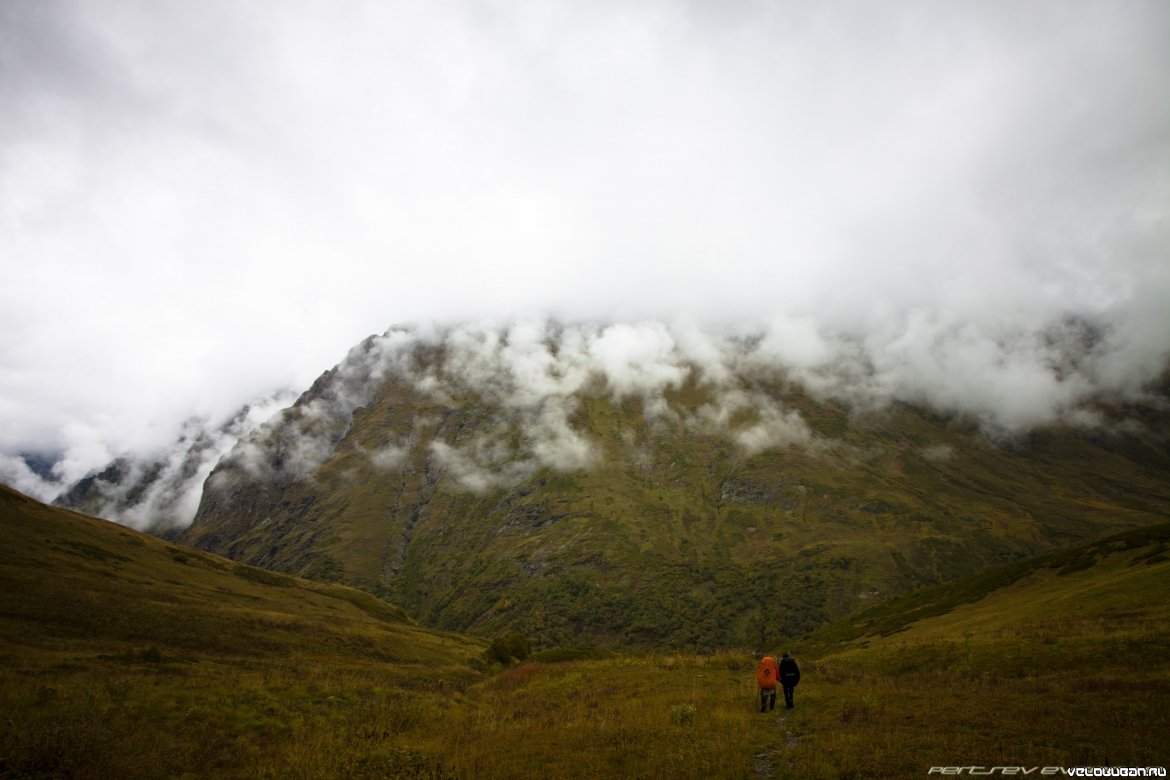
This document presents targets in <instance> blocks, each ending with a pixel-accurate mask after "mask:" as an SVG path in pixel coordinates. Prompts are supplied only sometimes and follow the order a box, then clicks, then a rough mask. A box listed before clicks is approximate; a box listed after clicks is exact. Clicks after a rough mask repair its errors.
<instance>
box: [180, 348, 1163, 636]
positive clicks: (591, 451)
mask: <svg viewBox="0 0 1170 780" xmlns="http://www.w3.org/2000/svg"><path fill="white" fill-rule="evenodd" d="M767 346H768V345H767V344H766V343H764V342H761V341H759V340H756V341H753V340H751V339H738V340H737V339H724V340H712V339H706V340H704V339H696V338H690V339H689V340H688V339H686V338H682V337H680V336H678V335H677V334H675V333H671V332H669V331H667V330H666V329H664V328H657V327H650V326H647V327H641V328H634V327H627V326H611V327H609V328H604V329H603V328H592V329H590V328H572V327H560V326H553V325H540V326H531V327H527V328H520V327H514V328H512V329H511V330H492V329H486V328H484V329H451V330H431V331H427V330H417V329H394V330H391V331H389V332H388V333H387V334H385V335H384V336H381V337H376V338H371V339H368V340H367V341H366V342H364V343H363V344H361V345H359V346H358V347H356V348H355V349H354V350H353V351H351V353H350V355H349V356H347V358H346V359H345V361H343V362H342V363H341V364H339V365H338V366H337V367H336V368H334V369H333V370H331V371H329V372H327V373H326V374H325V375H323V376H322V377H321V378H320V379H319V380H318V381H317V382H316V383H315V384H314V386H313V387H312V388H311V389H310V390H308V391H307V392H306V393H305V394H304V395H302V397H301V398H300V399H299V400H298V401H297V402H296V403H295V404H294V405H293V406H292V407H290V408H289V409H287V410H285V412H283V413H281V414H280V415H278V416H277V417H276V418H274V420H273V421H272V422H271V423H269V424H268V425H266V426H264V427H263V428H261V429H260V430H258V431H257V432H256V433H254V434H252V435H250V436H247V437H245V438H244V439H242V440H241V441H240V443H239V444H238V445H237V446H236V447H235V448H234V449H233V451H232V452H231V453H229V454H228V455H227V456H226V457H224V458H223V459H222V460H221V461H220V462H219V465H218V466H217V467H216V468H215V470H214V471H213V472H212V474H211V477H210V478H209V479H208V481H207V483H206V485H205V487H204V491H203V498H202V502H201V504H200V507H199V510H198V512H197V515H196V518H195V521H194V523H193V524H192V525H191V527H190V528H189V529H187V531H186V532H185V533H184V534H183V535H182V537H181V538H182V540H183V541H184V542H187V543H190V544H193V545H195V546H198V547H201V548H204V549H207V550H211V551H214V552H217V553H220V554H224V555H227V556H229V557H231V558H234V559H237V560H240V561H244V562H247V563H250V564H253V565H257V566H263V567H266V568H270V569H274V570H278V571H284V572H290V573H295V574H298V575H303V576H308V577H313V578H318V579H329V580H338V581H343V582H347V583H352V584H358V585H361V586H363V587H366V588H368V589H371V590H373V591H375V592H377V593H379V594H382V595H385V596H387V597H388V598H390V599H391V600H393V601H394V602H396V603H399V604H401V605H402V606H404V607H405V608H407V609H408V610H410V611H411V612H412V613H414V614H416V615H417V616H418V617H419V618H420V619H421V620H422V621H424V622H425V623H427V624H430V625H435V626H439V627H446V628H457V629H461V630H470V631H474V632H480V633H484V634H494V633H501V632H504V631H507V630H520V631H523V632H524V633H526V634H527V635H529V636H531V637H532V638H534V639H535V640H536V641H537V642H538V643H549V644H551V643H558V644H573V643H598V644H603V645H633V646H650V645H655V646H661V645H676V646H682V647H696V648H705V647H718V646H733V645H744V644H750V645H759V646H767V645H769V644H770V643H771V642H773V641H774V640H775V639H776V638H777V637H779V636H793V635H798V634H801V633H803V632H806V631H808V630H810V629H812V628H814V627H815V626H817V625H820V624H821V623H823V622H825V621H827V620H830V619H832V618H835V617H839V616H842V615H844V614H846V613H847V612H849V611H851V610H853V609H855V608H856V607H858V606H861V605H864V604H865V603H867V602H869V601H870V600H877V599H884V598H886V597H888V596H891V595H895V594H899V593H903V592H907V591H909V590H912V589H914V588H916V587H919V586H921V585H924V584H932V583H938V582H943V581H948V580H951V579H955V578H958V577H962V576H965V575H968V574H971V573H972V572H976V571H979V570H981V569H984V568H986V567H988V566H991V565H994V564H999V563H1004V562H1008V561H1012V560H1015V559H1018V558H1021V557H1024V556H1027V555H1032V554H1036V553H1041V552H1047V551H1051V550H1054V549H1058V548H1061V547H1062V546H1067V545H1069V544H1072V543H1075V542H1079V541H1084V540H1089V539H1092V538H1096V537H1099V536H1100V535H1102V534H1103V533H1106V532H1111V531H1114V530H1121V529H1125V528H1131V527H1137V526H1142V525H1147V524H1151V523H1155V522H1159V521H1162V520H1164V519H1165V518H1166V517H1167V516H1170V478H1168V477H1170V446H1168V442H1167V437H1166V431H1167V430H1168V429H1170V426H1167V424H1166V423H1167V414H1166V411H1165V409H1166V406H1165V400H1166V399H1165V393H1164V391H1163V392H1162V393H1161V394H1160V395H1159V394H1158V393H1153V394H1151V395H1147V396H1146V398H1145V399H1143V400H1142V402H1141V403H1131V404H1129V405H1125V404H1119V403H1112V404H1108V405H1107V404H1103V403H1101V402H1099V401H1098V400H1095V399H1082V400H1081V401H1080V402H1079V403H1077V404H1075V405H1069V406H1067V407H1066V408H1064V409H1061V410H1059V411H1058V413H1054V415H1053V416H1052V417H1051V418H1050V419H1046V420H1044V421H1042V423H1041V424H1039V425H1035V426H1028V427H1024V426H1021V425H1015V426H1014V427H1013V424H1012V421H1011V419H1010V418H1009V417H1005V416H1001V417H996V416H995V415H994V414H993V413H984V412H982V411H981V410H982V409H991V410H994V409H995V408H996V407H995V403H994V400H995V399H994V398H980V399H976V400H974V401H972V402H971V403H970V404H969V405H968V406H967V407H966V408H960V409H958V410H957V411H956V410H955V409H940V408H937V407H936V408H933V409H931V408H927V407H926V406H924V405H914V404H910V403H906V402H902V401H899V400H897V398H896V397H895V396H893V395H890V396H886V397H884V398H883V397H881V396H880V394H877V393H874V392H873V386H874V385H875V384H877V383H878V380H880V376H875V374H874V373H873V371H869V372H868V373H867V372H866V371H865V370H863V369H864V367H861V368H858V367H852V368H850V367H849V366H848V365H845V366H844V367H842V364H840V363H837V364H835V366H834V367H833V368H832V369H831V372H830V370H829V369H825V370H822V371H821V372H820V373H819V374H815V375H813V374H810V373H808V372H804V373H803V374H799V373H798V372H794V371H793V370H791V369H790V368H781V364H780V363H778V362H777V361H775V360H774V359H771V357H770V356H769V354H768V351H767ZM1060 370H1062V369H1061V367H1060V366H1059V365H1056V366H1054V367H1053V372H1054V373H1056V372H1059V371H1060ZM834 372H835V373H834ZM866 383H868V384H869V385H870V387H869V388H868V390H867V392H865V393H863V392H860V391H859V389H858V388H861V387H862V386H864V385H866ZM1017 402H1018V399H1014V398H1011V397H1008V396H1005V397H1004V399H1003V406H1004V407H1005V408H1006V407H1008V406H1011V405H1012V404H1013V403H1017Z"/></svg>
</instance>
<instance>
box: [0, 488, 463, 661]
mask: <svg viewBox="0 0 1170 780" xmlns="http://www.w3.org/2000/svg"><path fill="white" fill-rule="evenodd" d="M0 533H2V535H3V539H4V544H3V546H2V549H0V657H2V658H3V659H4V661H5V666H6V667H7V668H10V669H11V668H20V666H21V664H22V663H23V662H24V660H26V659H27V658H28V656H29V654H36V655H37V656H39V657H42V658H43V657H54V658H57V659H59V660H60V661H61V662H69V661H70V659H76V658H77V657H79V656H81V657H87V658H92V657H93V655H94V654H105V655H111V656H116V655H125V654H130V655H133V654H134V653H135V652H137V651H141V650H143V649H145V648H147V647H150V648H153V651H152V652H153V653H154V654H157V655H161V656H164V657H168V658H171V659H183V660H185V661H197V660H200V659H202V658H205V657H208V656H211V657H215V658H219V659H222V658H228V657H241V658H246V657H251V656H257V655H262V654H268V653H328V654H333V655H336V656H342V657H348V658H349V659H350V660H351V661H357V660H361V661H368V660H372V661H381V662H394V663H402V664H424V663H425V664H427V665H432V664H433V665H436V666H438V667H444V666H447V667H454V666H458V665H460V664H463V663H466V662H467V661H468V660H469V659H470V658H473V657H475V656H476V655H477V654H478V653H479V652H480V651H481V650H482V647H481V646H479V645H478V644H477V643H476V642H474V641H472V642H467V641H464V640H462V639H461V638H457V637H454V636H447V635H444V634H441V633H438V632H433V631H429V630H426V629H423V628H420V627H419V626H417V625H415V623H414V622H413V621H412V620H410V619H409V618H408V617H407V616H406V615H405V613H403V611H402V610H401V609H399V608H398V607H395V606H393V605H391V604H388V603H386V602H384V601H382V600H380V599H377V598H375V597H373V596H371V595H370V594H369V593H366V592H364V591H361V590H356V589H354V588H349V587H346V586H344V585H338V584H332V583H322V582H309V581H306V580H298V579H295V578H293V577H289V576H286V575H283V574H277V573H273V572H269V571H265V570H263V569H256V568H253V567H250V566H246V565H243V564H239V563H234V562H232V561H229V560H225V559H223V558H220V557H218V556H215V555H209V554H207V553H204V552H201V551H199V550H194V549H191V548H189V547H181V546H178V545H175V544H170V543H168V542H165V541H162V540H160V539H155V538H153V537H150V536H147V535H145V534H142V533H139V532H137V531H133V530H130V529H127V528H124V527H122V526H119V525H116V524H114V523H110V522H107V521H104V520H98V519H95V518H92V517H86V516H84V515H79V514H76V513H73V512H68V511H65V510H62V509H57V508H54V507H48V506H45V505H44V504H41V503H39V502H37V501H34V500H32V499H30V498H28V497H26V496H23V495H21V494H20V493H17V492H16V491H14V490H11V489H9V488H6V487H0Z"/></svg>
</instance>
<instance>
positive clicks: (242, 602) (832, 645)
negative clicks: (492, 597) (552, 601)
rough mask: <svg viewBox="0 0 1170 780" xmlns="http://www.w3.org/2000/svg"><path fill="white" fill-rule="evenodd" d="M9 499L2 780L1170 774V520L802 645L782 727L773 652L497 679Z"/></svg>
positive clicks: (545, 669)
mask: <svg viewBox="0 0 1170 780" xmlns="http://www.w3.org/2000/svg"><path fill="white" fill-rule="evenodd" d="M0 508H2V511H0V518H2V522H3V526H2V527H3V533H4V537H5V538H4V542H5V544H4V546H3V548H2V549H3V552H2V553H0V578H2V581H0V586H2V587H0V592H2V593H3V599H4V601H3V602H0V603H2V605H3V608H2V609H0V662H2V663H3V669H4V670H5V671H4V674H3V675H2V676H0V705H2V711H3V712H4V713H6V714H5V715H4V724H3V725H4V728H3V729H0V776H5V777H24V776H71V777H110V776H122V777H163V776H191V777H195V776H210V775H214V776H222V777H337V776H345V777H371V778H373V777H451V778H456V777H459V778H462V777H468V778H470V777H476V778H525V777H533V778H536V777H540V778H558V777H582V778H584V777H589V778H592V777H646V778H651V777H654V778H657V777H682V778H711V777H728V778H733V777H734V778H742V777H754V776H772V777H801V778H804V777H810V778H840V777H917V776H922V775H924V774H925V773H926V771H927V769H928V768H929V767H930V766H932V765H958V764H965V765H971V764H981V765H985V766H990V765H994V764H1013V765H1014V764H1020V765H1025V766H1036V765H1040V766H1045V765H1080V764H1088V765H1097V764H1104V763H1105V761H1109V762H1110V763H1111V764H1113V765H1115V766H1118V765H1122V766H1124V765H1143V764H1152V765H1167V764H1168V763H1170V747H1167V744H1166V742H1165V739H1164V735H1165V734H1166V733H1167V730H1168V727H1170V716H1168V714H1167V713H1170V706H1167V705H1170V652H1168V651H1170V628H1168V622H1167V619H1168V618H1170V606H1168V604H1170V560H1167V548H1168V544H1170V534H1168V529H1167V527H1166V526H1162V527H1159V528H1150V529H1145V530H1143V531H1142V532H1141V533H1134V534H1130V535H1128V536H1125V537H1122V538H1118V539H1113V540H1107V541H1105V542H1103V543H1101V544H1097V545H1094V546H1090V547H1085V548H1082V549H1079V550H1074V551H1069V552H1066V553H1065V554H1064V557H1063V558H1060V559H1055V558H1049V559H1046V560H1041V561H1036V562H1031V563H1028V564H1022V565H1017V566H1014V567H1012V568H1010V569H1008V570H1005V571H1002V572H1000V573H998V574H995V576H984V577H983V578H981V579H980V580H978V581H974V582H968V583H960V584H956V585H955V586H953V587H950V588H948V589H944V590H928V591H923V592H922V593H920V594H918V595H917V601H910V600H907V601H903V602H894V603H892V604H889V605H886V606H885V607H884V608H883V609H881V610H874V611H871V612H870V613H868V614H867V615H861V616H858V617H857V619H853V620H850V621H849V622H847V623H843V624H841V625H839V626H833V627H828V628H826V629H824V630H823V631H822V632H819V633H818V634H816V635H815V636H813V637H812V638H810V639H809V640H808V641H807V642H801V643H798V644H795V645H791V646H789V648H788V649H792V650H794V651H795V652H796V654H797V655H798V657H799V659H800V661H801V663H802V667H803V670H804V679H803V681H802V683H801V685H800V687H799V688H798V691H797V703H798V706H797V709H796V710H794V711H793V712H791V713H783V712H776V713H769V714H760V713H759V712H757V711H756V710H755V708H754V695H755V688H754V682H753V680H754V675H753V666H754V664H753V662H752V660H751V658H750V657H749V655H748V654H747V653H746V652H738V653H721V654H716V655H710V656H694V655H617V656H610V657H601V658H594V659H592V660H578V661H570V662H553V657H552V656H551V655H548V656H546V657H545V658H544V659H543V662H542V659H541V658H540V657H539V656H538V657H537V658H535V659H533V660H534V661H535V663H530V664H526V665H524V666H521V667H518V668H513V669H509V670H505V671H503V672H502V673H499V674H496V675H493V676H490V677H487V678H483V679H481V680H480V681H478V682H477V681H476V679H475V675H471V674H469V673H468V672H467V664H468V663H469V661H470V660H471V658H472V656H474V655H475V654H477V653H478V651H479V650H480V648H481V646H479V645H476V644H475V643H474V642H469V641H466V640H463V639H461V638H458V637H453V636H450V635H442V634H434V633H432V632H427V631H423V630H422V629H419V628H417V627H415V626H412V625H410V624H409V623H404V622H402V621H401V620H400V619H399V618H398V617H396V616H395V615H394V614H393V612H392V610H391V611H387V609H388V608H386V607H385V606H379V604H380V603H379V602H366V601H363V600H362V596H361V595H360V594H355V593H354V592H352V591H344V590H340V589H333V588H329V587H326V588H325V589H324V590H323V591H318V586H317V585H314V584H310V583H304V582H300V581H294V580H291V579H287V578H281V577H273V576H271V575H265V574H264V573H263V572H260V573H257V572H254V571H253V570H250V569H236V568H234V565H233V564H231V563H229V562H227V561H224V560H222V559H218V558H215V557H213V556H205V555H203V554H201V553H199V552H197V551H192V550H189V549H187V548H179V547H177V546H173V545H168V544H166V543H163V542H160V541H157V540H152V539H149V538H145V537H142V536H139V535H137V534H134V533H133V532H130V531H127V530H125V529H121V528H118V527H116V526H111V525H109V524H107V523H101V522H100V521H94V520H90V519H88V518H83V517H80V516H77V515H71V514H68V513H63V512H61V511H60V510H55V509H48V508H45V507H41V506H40V505H37V504H35V503H34V502H31V501H28V500H27V499H24V498H23V497H19V496H16V495H14V494H11V493H10V492H3V493H0ZM220 567H222V568H220ZM67 579H68V580H69V581H68V587H65V584H66V583H65V581H66V580H67ZM267 579H270V582H262V581H259V580H267ZM989 583H991V584H993V585H994V587H989V585H988V584H989ZM211 596H214V598H215V602H214V603H208V598H209V597H211ZM338 596H341V598H338ZM352 599H357V600H358V601H359V602H360V603H361V604H363V605H364V606H365V608H364V609H359V608H358V607H357V606H355V605H354V604H353V602H352ZM176 602H181V603H182V604H183V606H182V608H181V609H178V610H176V609H175V608H174V606H175V604H176ZM924 605H927V606H926V607H924ZM371 611H373V612H375V613H377V614H376V615H371V614H370V612H371ZM927 612H930V613H932V614H931V616H929V617H923V615H924V614H925V613H927ZM83 613H84V614H83ZM123 615H132V616H133V619H132V620H130V619H127V618H124V617H123ZM143 626H146V627H149V630H146V629H143V628H142V627H143ZM892 629H898V630H892ZM883 632H885V633H886V636H882V633H883ZM375 637H376V640H372V638H375ZM148 642H149V643H150V644H147V643H148ZM371 645H373V646H376V647H378V648H381V650H380V651H376V650H374V649H372V646H371ZM152 648H157V650H158V652H157V653H155V652H153V651H152ZM775 649H781V648H779V647H777V648H775ZM818 656H819V657H818ZM424 658H425V659H427V660H428V661H429V662H433V664H434V665H432V664H431V663H423V664H419V663H416V661H418V660H421V659H424Z"/></svg>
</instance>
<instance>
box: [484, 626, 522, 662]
mask: <svg viewBox="0 0 1170 780" xmlns="http://www.w3.org/2000/svg"><path fill="white" fill-rule="evenodd" d="M530 652H531V648H530V646H529V644H528V639H527V638H525V636H524V635H523V634H520V633H512V634H508V636H505V637H499V638H497V639H493V640H492V643H491V644H490V645H488V649H487V650H485V651H484V655H486V656H487V657H488V659H489V660H492V661H495V662H496V663H500V664H503V665H504V666H507V665H508V664H510V663H512V661H513V660H516V661H523V660H524V659H525V658H527V657H528V655H529V653H530Z"/></svg>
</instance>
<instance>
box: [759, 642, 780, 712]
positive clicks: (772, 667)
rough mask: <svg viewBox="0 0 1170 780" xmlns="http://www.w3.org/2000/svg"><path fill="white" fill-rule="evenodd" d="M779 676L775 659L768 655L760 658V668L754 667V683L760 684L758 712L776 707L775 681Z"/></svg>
mask: <svg viewBox="0 0 1170 780" xmlns="http://www.w3.org/2000/svg"><path fill="white" fill-rule="evenodd" d="M779 678H780V668H779V667H778V666H777V665H776V659H775V658H773V657H772V656H770V655H766V656H764V657H763V658H762V659H761V660H760V668H758V669H756V684H757V685H759V686H760V712H767V711H768V710H770V709H771V710H774V709H776V681H777V680H778V679H779Z"/></svg>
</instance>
